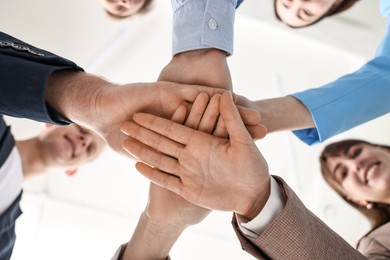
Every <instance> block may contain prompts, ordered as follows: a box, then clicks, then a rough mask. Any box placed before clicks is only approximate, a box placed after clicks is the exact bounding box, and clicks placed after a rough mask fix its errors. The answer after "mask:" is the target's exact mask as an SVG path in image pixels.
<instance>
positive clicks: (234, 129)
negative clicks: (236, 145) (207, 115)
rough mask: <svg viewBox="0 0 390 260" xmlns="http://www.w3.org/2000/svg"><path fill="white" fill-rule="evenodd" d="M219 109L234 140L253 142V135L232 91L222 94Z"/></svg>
mask: <svg viewBox="0 0 390 260" xmlns="http://www.w3.org/2000/svg"><path fill="white" fill-rule="evenodd" d="M219 111H220V113H221V117H222V119H223V121H224V123H225V127H226V130H227V132H228V134H229V137H230V140H231V141H232V142H234V141H238V142H241V143H252V142H253V141H252V137H251V135H250V134H249V133H248V131H247V130H246V127H245V125H244V123H243V122H242V119H241V116H240V113H239V112H238V109H237V107H236V105H235V104H234V101H233V97H232V93H231V92H225V93H223V94H222V96H221V100H220V105H219Z"/></svg>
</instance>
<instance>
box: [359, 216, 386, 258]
mask: <svg viewBox="0 0 390 260" xmlns="http://www.w3.org/2000/svg"><path fill="white" fill-rule="evenodd" d="M358 249H359V251H360V252H362V254H364V255H365V256H366V257H367V258H368V259H390V222H389V223H386V224H384V225H382V226H380V227H378V228H377V229H375V230H374V231H372V232H371V233H369V234H368V235H367V236H365V237H363V238H362V239H361V240H360V242H359V246H358Z"/></svg>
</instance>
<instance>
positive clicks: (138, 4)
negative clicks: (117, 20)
mask: <svg viewBox="0 0 390 260" xmlns="http://www.w3.org/2000/svg"><path fill="white" fill-rule="evenodd" d="M145 1H146V0H98V2H99V3H100V4H101V5H102V6H103V8H104V9H105V10H106V11H107V12H109V13H110V14H112V15H114V16H118V17H127V16H131V15H133V14H136V13H138V12H139V11H140V10H141V9H142V7H143V5H144V4H145Z"/></svg>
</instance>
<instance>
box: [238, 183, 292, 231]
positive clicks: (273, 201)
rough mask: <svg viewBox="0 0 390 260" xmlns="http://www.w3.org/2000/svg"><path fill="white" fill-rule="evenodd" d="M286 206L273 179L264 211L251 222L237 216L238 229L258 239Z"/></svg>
mask: <svg viewBox="0 0 390 260" xmlns="http://www.w3.org/2000/svg"><path fill="white" fill-rule="evenodd" d="M284 205H285V203H284V200H283V197H282V194H281V191H280V188H279V185H278V183H277V182H276V181H275V179H274V178H272V177H271V191H270V195H269V198H268V200H267V203H266V204H265V206H264V208H263V210H262V211H261V212H260V213H259V215H257V216H256V217H255V218H254V219H252V220H251V221H249V220H248V219H246V218H245V217H243V216H240V215H238V214H236V218H237V223H238V227H239V228H240V230H241V231H242V232H243V233H244V234H245V235H247V236H250V237H253V238H256V237H258V236H259V235H260V234H261V233H262V232H263V231H264V230H265V229H266V227H267V226H268V225H269V224H270V223H271V222H272V220H273V219H274V218H275V217H276V216H277V215H278V214H279V213H280V212H281V211H282V210H283V208H284Z"/></svg>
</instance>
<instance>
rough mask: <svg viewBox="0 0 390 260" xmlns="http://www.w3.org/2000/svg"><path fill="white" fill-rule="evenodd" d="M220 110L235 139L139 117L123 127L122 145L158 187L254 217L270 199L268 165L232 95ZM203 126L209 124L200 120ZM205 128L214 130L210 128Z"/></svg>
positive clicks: (225, 96) (207, 205) (204, 204)
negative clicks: (123, 138) (123, 139)
mask: <svg viewBox="0 0 390 260" xmlns="http://www.w3.org/2000/svg"><path fill="white" fill-rule="evenodd" d="M219 111H220V113H221V117H222V119H223V121H224V123H225V126H226V129H227V131H228V134H229V138H230V139H224V138H219V137H215V136H212V135H210V134H207V133H204V132H201V131H197V130H194V129H191V128H189V127H186V126H183V125H180V124H177V123H175V122H172V121H170V120H166V119H163V118H161V117H157V116H155V115H151V114H145V113H137V114H135V115H134V116H133V120H134V122H127V123H126V124H124V125H123V126H122V131H123V132H124V133H126V134H127V135H128V136H129V137H131V138H130V139H127V140H126V141H125V142H124V145H123V146H124V148H125V149H126V150H127V151H128V152H129V153H131V154H132V155H133V156H135V157H136V158H139V159H140V160H141V161H142V162H138V163H137V164H136V167H137V169H138V171H140V172H141V173H142V174H143V175H144V176H145V177H146V178H148V179H150V180H151V181H152V182H154V183H156V184H158V185H159V186H161V187H164V188H166V189H168V190H170V191H172V192H174V193H176V194H178V195H180V196H182V197H183V198H184V199H185V200H187V201H189V202H191V203H193V204H195V205H198V206H201V207H204V208H209V209H216V210H225V211H234V212H236V213H238V214H240V215H243V216H245V217H247V218H249V219H251V218H253V217H254V216H256V215H257V214H258V213H259V212H260V211H261V209H262V208H263V206H264V204H265V202H266V201H267V199H268V196H269V189H270V177H269V174H268V167H267V163H266V161H265V160H264V158H263V157H262V155H261V153H260V152H259V150H258V149H257V147H256V145H255V143H254V142H253V140H252V138H251V136H250V134H249V133H248V131H247V130H246V128H245V126H244V124H243V122H242V120H241V117H240V114H239V113H238V110H237V109H236V106H235V105H234V102H233V99H232V96H231V94H230V93H224V94H223V95H222V96H221V98H220V104H219ZM210 114H213V113H210ZM205 118H210V117H205ZM200 125H204V126H205V125H208V124H207V123H205V122H203V121H202V120H201V121H200V122H199V124H198V126H200ZM212 126H215V122H214V123H213V124H212ZM205 129H211V127H210V125H208V127H205Z"/></svg>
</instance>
